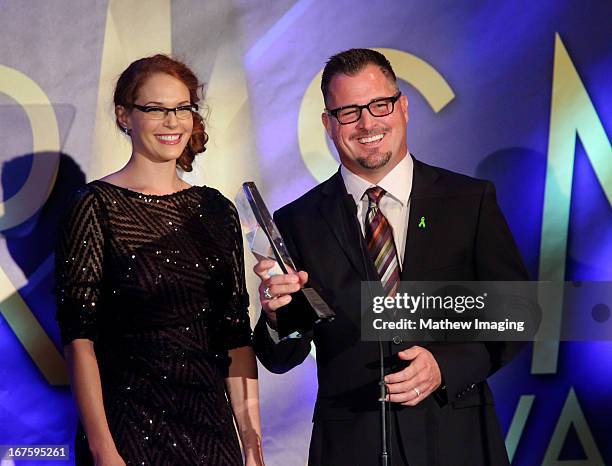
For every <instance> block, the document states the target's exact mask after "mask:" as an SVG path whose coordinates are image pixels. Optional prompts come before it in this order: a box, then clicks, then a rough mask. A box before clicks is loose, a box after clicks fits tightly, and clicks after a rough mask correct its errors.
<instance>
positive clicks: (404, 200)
mask: <svg viewBox="0 0 612 466" xmlns="http://www.w3.org/2000/svg"><path fill="white" fill-rule="evenodd" d="M413 167H414V162H413V161H412V157H411V156H410V153H408V154H407V155H406V157H404V158H403V159H402V160H401V161H400V162H399V163H398V164H397V165H396V166H395V167H394V168H393V170H391V171H390V172H389V173H387V175H386V176H385V177H384V178H383V179H382V180H380V181H379V183H378V184H377V185H375V184H373V183H370V182H369V181H367V180H364V179H363V178H361V177H360V176H359V175H356V174H355V173H353V172H351V171H350V170H348V169H347V168H346V167H345V166H344V165H342V167H341V168H340V174H341V175H342V179H343V180H344V185H345V186H346V191H347V192H348V193H349V194H350V195H351V196H353V199H354V201H355V202H356V204H357V218H358V219H359V224H360V225H361V232H362V234H364V236H365V220H366V215H367V213H368V204H369V201H368V196H367V195H366V194H365V192H366V190H367V189H368V188H372V187H374V186H380V187H381V188H383V189H384V190H385V191H386V194H385V195H384V196H383V197H382V199H381V200H380V204H379V208H380V211H381V212H382V214H383V215H384V216H385V217H386V218H387V220H388V222H389V224H390V225H391V228H392V229H393V241H394V242H395V250H396V251H397V255H398V262H399V266H400V269H401V268H402V266H403V264H402V261H403V260H404V251H405V250H406V234H407V233H408V214H409V212H410V192H411V191H412V171H413Z"/></svg>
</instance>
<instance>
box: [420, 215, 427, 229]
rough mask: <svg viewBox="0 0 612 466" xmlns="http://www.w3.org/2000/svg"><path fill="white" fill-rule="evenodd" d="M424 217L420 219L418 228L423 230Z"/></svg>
mask: <svg viewBox="0 0 612 466" xmlns="http://www.w3.org/2000/svg"><path fill="white" fill-rule="evenodd" d="M425 226H426V225H425V217H421V221H420V222H419V228H425Z"/></svg>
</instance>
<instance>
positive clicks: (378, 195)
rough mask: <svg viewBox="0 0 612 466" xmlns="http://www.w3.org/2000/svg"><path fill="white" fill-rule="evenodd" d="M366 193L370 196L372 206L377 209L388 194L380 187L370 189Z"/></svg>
mask: <svg viewBox="0 0 612 466" xmlns="http://www.w3.org/2000/svg"><path fill="white" fill-rule="evenodd" d="M365 193H366V195H367V196H368V200H369V201H370V205H372V204H374V205H375V206H376V207H378V203H379V202H380V200H381V199H382V197H383V196H384V195H385V194H386V193H387V191H385V190H384V189H383V188H381V187H380V186H374V187H372V188H368V189H367V190H366V192H365Z"/></svg>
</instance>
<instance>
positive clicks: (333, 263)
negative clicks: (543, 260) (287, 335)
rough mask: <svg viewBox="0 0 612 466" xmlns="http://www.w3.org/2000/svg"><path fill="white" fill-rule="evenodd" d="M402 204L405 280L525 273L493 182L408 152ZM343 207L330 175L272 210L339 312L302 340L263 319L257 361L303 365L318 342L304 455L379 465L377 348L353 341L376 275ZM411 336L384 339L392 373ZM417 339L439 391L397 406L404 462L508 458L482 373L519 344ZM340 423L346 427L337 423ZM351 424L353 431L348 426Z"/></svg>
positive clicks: (350, 211) (339, 183)
mask: <svg viewBox="0 0 612 466" xmlns="http://www.w3.org/2000/svg"><path fill="white" fill-rule="evenodd" d="M347 198H348V199H347ZM410 202H411V204H410V215H409V222H408V233H407V240H406V247H405V255H404V259H403V268H402V274H401V278H402V280H430V281H436V280H440V281H442V280H457V281H468V280H489V281H494V280H505V281H509V280H527V279H528V277H527V272H526V269H525V267H524V265H523V263H522V260H521V258H520V255H519V253H518V250H517V248H516V245H515V243H514V240H513V238H512V235H511V233H510V230H509V229H508V226H507V224H506V221H505V220H504V217H503V215H502V213H501V211H500V209H499V207H498V205H497V201H496V198H495V189H494V187H493V185H492V184H491V183H490V182H487V181H482V180H476V179H473V178H470V177H467V176H463V175H459V174H456V173H453V172H450V171H448V170H444V169H441V168H436V167H432V166H429V165H427V164H424V163H422V162H419V161H417V160H415V161H414V172H413V186H412V193H411V201H410ZM351 203H353V205H354V201H352V199H351V198H350V197H349V196H348V195H347V192H346V188H345V186H344V182H343V180H342V177H341V175H340V173H339V172H338V173H336V174H335V175H334V176H332V177H331V178H330V179H328V180H327V181H325V182H323V183H322V184H320V185H319V186H317V187H315V188H314V189H312V190H311V191H309V192H308V193H306V194H305V195H303V196H302V197H301V198H299V199H297V200H296V201H294V202H292V203H291V204H289V205H287V206H285V207H283V208H282V209H280V210H279V211H278V212H277V213H276V214H275V222H276V224H277V226H278V228H279V229H280V232H281V234H282V236H283V238H284V240H285V242H286V244H287V247H288V249H289V252H290V253H291V256H292V257H293V258H294V260H295V262H296V265H297V266H298V267H299V268H300V269H301V270H306V271H307V272H308V273H309V285H310V286H313V287H314V288H315V289H317V290H318V291H319V292H320V293H321V295H322V296H323V297H324V298H325V300H326V301H327V303H328V304H329V305H330V306H331V307H332V309H333V310H334V311H335V312H336V318H335V320H334V321H332V322H330V323H325V324H321V325H317V326H316V327H315V329H314V331H312V332H310V333H309V334H306V335H304V337H303V338H301V339H298V340H288V341H283V342H280V343H278V344H275V343H274V342H273V341H272V340H271V338H270V335H269V333H268V331H267V327H266V325H265V318H264V317H263V316H262V317H261V318H260V320H259V322H258V324H257V326H256V328H255V334H254V338H255V351H256V353H257V355H258V358H259V359H260V361H261V362H262V364H263V365H264V366H265V367H266V368H268V369H269V370H270V371H272V372H275V373H283V372H286V371H288V370H290V369H291V368H293V367H295V366H296V365H298V364H300V363H301V362H302V361H303V360H304V359H305V358H306V357H307V356H308V354H309V351H310V343H311V341H314V343H315V345H316V351H317V369H318V382H319V391H318V395H317V401H316V405H315V411H314V419H313V420H314V423H315V426H314V431H313V439H312V443H311V453H310V464H313V465H314V464H316V465H332V466H341V465H345V464H346V465H347V466H348V465H351V466H355V465H357V464H364V465H370V464H376V462H371V461H376V458H377V453H378V451H376V452H374V456H372V452H371V451H370V450H372V448H374V449H376V450H378V446H377V442H378V440H377V439H378V435H379V434H378V432H379V431H378V417H377V415H378V414H377V413H378V403H377V396H378V379H379V364H378V361H379V350H378V344H377V343H372V342H362V341H361V339H360V284H361V281H364V280H369V279H370V280H371V277H376V276H377V274H376V271H375V269H374V266H373V264H372V261H371V259H370V258H369V257H367V253H364V252H363V251H364V250H365V249H364V247H363V243H362V245H361V246H360V242H361V241H363V236H362V234H361V231H360V227H359V224H358V223H357V220H356V217H355V214H354V207H352V208H351ZM421 217H425V218H426V219H427V228H426V229H420V228H418V223H419V220H420V218H421ZM294 296H295V299H294V300H293V302H292V303H291V304H290V305H288V306H287V307H286V308H283V310H282V312H292V310H294V311H295V310H296V308H297V307H298V306H304V305H305V304H304V301H303V300H302V299H300V297H299V295H294ZM414 344H415V342H400V343H399V344H395V343H385V344H384V347H385V352H386V356H387V363H388V372H389V371H390V372H392V371H395V370H397V369H399V368H400V367H401V363H400V362H399V360H398V359H397V358H396V357H395V356H394V355H396V354H397V352H399V351H401V350H404V349H406V348H409V347H410V346H412V345H414ZM422 346H425V347H427V349H428V350H429V351H431V353H432V354H433V355H434V357H435V359H436V361H437V363H438V365H439V367H440V370H441V372H442V376H443V380H444V383H445V385H446V389H445V390H444V391H439V392H438V393H436V396H435V397H433V396H430V397H428V398H426V399H425V400H423V401H422V402H421V403H420V404H419V405H418V406H417V407H401V406H394V407H393V408H394V414H393V416H394V419H395V421H394V422H395V424H396V429H394V435H395V436H396V437H397V439H396V440H397V442H398V445H399V448H400V449H403V454H404V455H405V457H406V458H407V460H408V462H409V464H411V465H418V466H421V465H429V464H436V465H437V464H440V465H442V464H448V465H458V464H466V465H468V464H469V465H470V466H475V465H480V464H483V465H484V464H492V465H503V464H507V462H508V460H507V455H506V452H505V447H504V442H503V439H502V435H501V432H500V428H499V423H498V421H497V417H496V414H495V409H494V405H493V397H492V394H491V391H490V389H489V387H488V384H487V383H486V378H487V377H488V376H489V375H491V374H492V373H493V372H495V371H496V370H497V369H499V368H500V367H501V366H503V365H504V364H505V363H507V362H508V361H509V360H510V359H511V358H512V357H513V356H514V355H515V354H516V353H517V352H518V350H519V349H520V347H521V345H520V344H516V343H513V344H509V343H478V342H477V343H430V344H422ZM364 419H366V420H367V421H366V422H367V424H363V420H364ZM343 422H344V427H337V426H341V425H342V423H343ZM359 425H361V426H362V427H361V428H359V431H356V430H355V429H352V428H351V426H359ZM366 426H367V427H366ZM369 426H371V428H369ZM330 436H332V437H334V438H331V439H330V438H329V437H330ZM365 437H374V440H372V439H370V440H371V441H370V442H368V441H365V440H364V439H365ZM343 445H344V446H343ZM314 457H316V458H314ZM349 457H350V458H351V459H348V458H349ZM367 458H369V459H367ZM398 464H399V463H398Z"/></svg>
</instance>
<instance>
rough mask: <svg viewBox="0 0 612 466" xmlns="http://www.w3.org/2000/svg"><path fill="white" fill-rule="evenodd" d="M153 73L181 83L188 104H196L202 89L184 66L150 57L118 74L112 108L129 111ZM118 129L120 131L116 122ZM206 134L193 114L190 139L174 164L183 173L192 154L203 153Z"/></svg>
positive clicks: (136, 62)
mask: <svg viewBox="0 0 612 466" xmlns="http://www.w3.org/2000/svg"><path fill="white" fill-rule="evenodd" d="M155 73H165V74H168V75H170V76H172V77H174V78H176V79H178V80H179V81H181V82H182V83H183V84H184V85H185V86H186V87H187V89H189V98H190V100H191V103H193V104H197V103H198V102H199V101H200V94H201V92H202V85H201V84H200V83H199V82H198V78H197V77H196V75H195V74H194V72H193V71H191V70H190V69H189V67H187V65H185V64H184V63H182V62H180V61H178V60H175V59H173V58H170V57H169V56H167V55H161V54H158V55H154V56H152V57H146V58H141V59H140V60H136V61H135V62H133V63H132V64H130V66H128V67H127V68H126V70H125V71H124V72H123V73H121V76H119V79H118V80H117V85H116V87H115V94H114V97H113V99H114V101H115V105H121V106H123V107H125V108H126V109H131V108H132V105H133V104H134V103H135V102H136V99H137V98H138V90H139V89H140V87H141V86H142V85H143V84H144V82H145V81H146V80H147V79H148V78H149V77H150V76H151V75H153V74H155ZM116 123H117V126H118V127H119V129H123V128H122V127H121V125H120V123H119V121H118V120H116ZM207 142H208V134H206V131H205V127H204V119H203V118H202V116H201V115H200V114H198V113H193V131H192V133H191V138H189V141H188V142H187V145H186V146H185V149H184V150H183V153H182V154H181V155H180V157H179V158H178V160H177V161H176V163H177V165H178V166H179V167H180V168H181V169H182V170H184V171H186V172H190V171H191V170H192V166H191V165H192V163H193V159H194V158H195V156H196V154H199V153H201V152H204V151H205V150H206V143H207Z"/></svg>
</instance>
